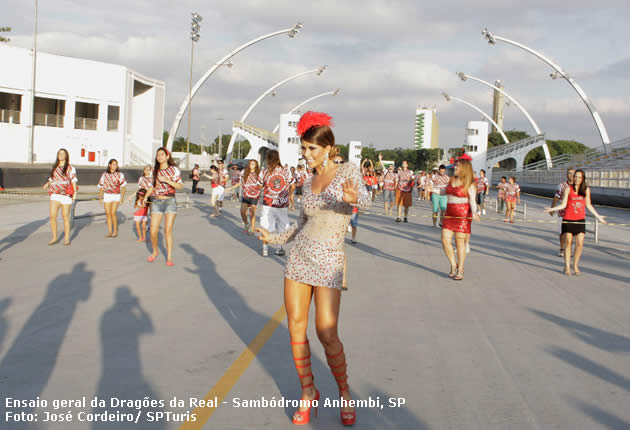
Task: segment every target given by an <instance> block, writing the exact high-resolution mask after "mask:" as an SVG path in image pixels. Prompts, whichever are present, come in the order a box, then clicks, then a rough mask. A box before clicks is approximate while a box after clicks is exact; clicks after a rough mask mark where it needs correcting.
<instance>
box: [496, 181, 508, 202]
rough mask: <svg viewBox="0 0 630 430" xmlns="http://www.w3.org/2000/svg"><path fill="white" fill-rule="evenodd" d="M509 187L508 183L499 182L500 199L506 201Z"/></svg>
mask: <svg viewBox="0 0 630 430" xmlns="http://www.w3.org/2000/svg"><path fill="white" fill-rule="evenodd" d="M506 185H507V183H503V182H499V185H497V188H498V189H499V198H500V199H505V186H506Z"/></svg>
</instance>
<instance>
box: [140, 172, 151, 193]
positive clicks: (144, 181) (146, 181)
mask: <svg viewBox="0 0 630 430" xmlns="http://www.w3.org/2000/svg"><path fill="white" fill-rule="evenodd" d="M152 187H153V175H151V176H149V177H148V178H147V177H146V176H144V175H142V176H140V179H138V189H141V190H147V191H148V190H149V189H150V188H152Z"/></svg>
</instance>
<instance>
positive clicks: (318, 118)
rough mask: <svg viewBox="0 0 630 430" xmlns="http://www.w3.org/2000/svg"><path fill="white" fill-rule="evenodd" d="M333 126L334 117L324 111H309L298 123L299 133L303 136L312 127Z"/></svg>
mask: <svg viewBox="0 0 630 430" xmlns="http://www.w3.org/2000/svg"><path fill="white" fill-rule="evenodd" d="M324 125H327V126H328V127H331V126H332V117H331V116H330V115H326V114H325V113H323V112H312V111H308V112H306V113H305V114H304V115H302V117H301V118H300V121H299V122H298V124H297V134H298V135H299V136H300V137H302V136H303V135H304V133H306V132H307V131H308V129H309V128H311V127H322V126H324Z"/></svg>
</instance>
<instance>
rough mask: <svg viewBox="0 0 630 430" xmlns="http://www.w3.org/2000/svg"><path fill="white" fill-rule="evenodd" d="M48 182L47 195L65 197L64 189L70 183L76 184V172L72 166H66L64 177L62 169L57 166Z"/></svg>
mask: <svg viewBox="0 0 630 430" xmlns="http://www.w3.org/2000/svg"><path fill="white" fill-rule="evenodd" d="M48 182H50V186H49V187H48V194H60V195H62V196H66V195H68V192H67V191H66V187H67V186H68V185H70V184H71V183H72V182H77V172H76V170H75V169H74V167H72V165H68V169H67V170H66V175H65V176H64V174H63V167H61V166H57V168H56V169H55V171H54V173H53V174H52V176H51V177H50V178H48Z"/></svg>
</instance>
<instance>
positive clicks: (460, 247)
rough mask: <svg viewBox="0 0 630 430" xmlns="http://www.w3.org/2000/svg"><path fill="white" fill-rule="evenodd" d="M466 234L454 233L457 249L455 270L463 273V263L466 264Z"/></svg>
mask: <svg viewBox="0 0 630 430" xmlns="http://www.w3.org/2000/svg"><path fill="white" fill-rule="evenodd" d="M466 236H469V235H468V234H466V233H461V232H459V231H458V232H456V233H455V248H456V249H457V270H458V271H459V272H461V273H464V262H466Z"/></svg>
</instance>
